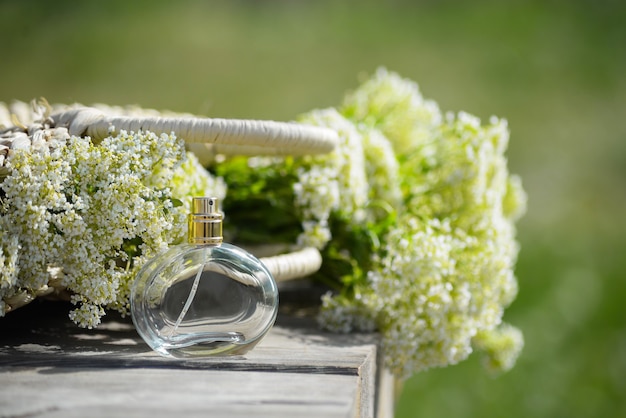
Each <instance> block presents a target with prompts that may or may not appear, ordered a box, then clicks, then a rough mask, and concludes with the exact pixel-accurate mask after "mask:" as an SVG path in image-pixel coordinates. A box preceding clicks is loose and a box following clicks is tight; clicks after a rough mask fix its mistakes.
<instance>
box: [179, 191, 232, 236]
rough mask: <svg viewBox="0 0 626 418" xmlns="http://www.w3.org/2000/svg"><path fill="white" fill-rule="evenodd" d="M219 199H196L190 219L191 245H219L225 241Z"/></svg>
mask: <svg viewBox="0 0 626 418" xmlns="http://www.w3.org/2000/svg"><path fill="white" fill-rule="evenodd" d="M223 219H224V215H222V212H220V210H219V199H218V198H217V197H194V198H193V200H192V202H191V213H190V214H189V217H188V226H189V239H188V242H189V243H190V244H205V245H206V244H209V245H219V244H221V243H222V241H223V239H224V238H223V237H222V220H223Z"/></svg>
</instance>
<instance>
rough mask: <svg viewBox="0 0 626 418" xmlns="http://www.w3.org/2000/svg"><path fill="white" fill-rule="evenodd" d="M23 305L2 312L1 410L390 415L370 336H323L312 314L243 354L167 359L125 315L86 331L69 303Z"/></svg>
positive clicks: (282, 321) (282, 323)
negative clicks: (71, 316) (71, 318)
mask: <svg viewBox="0 0 626 418" xmlns="http://www.w3.org/2000/svg"><path fill="white" fill-rule="evenodd" d="M29 309H31V311H30V312H27V311H24V312H23V313H20V312H19V311H16V312H15V313H11V314H10V315H13V317H9V316H7V317H6V318H3V319H0V387H1V388H2V390H1V391H0V415H1V416H24V415H26V416H37V417H40V416H41V417H44V416H45V417H48V416H50V417H52V416H85V415H86V414H87V413H89V414H90V415H92V416H94V415H93V413H94V411H92V409H93V410H95V411H96V413H97V414H100V413H101V414H102V415H96V416H111V415H124V416H161V415H163V416H164V415H166V414H167V415H169V416H171V415H172V414H175V415H179V413H185V415H188V416H189V415H191V416H195V415H205V416H206V415H207V414H209V413H210V416H217V417H219V416H229V417H233V416H251V414H252V413H254V415H255V416H256V417H263V416H272V417H281V416H290V417H292V416H329V417H330V416H333V417H334V416H338V417H339V416H341V417H373V416H376V415H378V416H383V415H382V414H389V408H387V407H386V405H381V402H384V403H386V402H388V401H389V400H388V396H383V397H379V399H378V400H376V396H377V384H378V382H377V380H378V379H377V376H380V373H378V369H380V368H379V367H377V346H376V341H377V339H376V336H375V335H358V334H357V335H355V334H351V335H336V334H330V333H324V332H321V331H320V330H319V329H317V327H315V325H314V323H313V321H312V320H311V319H310V318H294V317H291V316H284V315H281V316H279V321H278V324H277V326H275V327H274V329H273V330H272V331H271V332H270V333H269V334H268V335H267V337H266V338H265V339H264V340H263V341H262V342H261V343H260V344H259V345H258V346H257V347H256V348H255V349H254V350H252V351H251V352H249V353H248V354H246V355H245V356H235V357H214V358H208V359H202V360H172V359H166V358H162V357H160V356H159V355H157V354H156V353H154V352H152V351H151V350H150V349H149V347H148V346H147V345H146V344H145V343H144V342H143V341H142V340H141V339H140V338H139V336H138V335H137V333H136V332H135V330H134V328H133V326H132V323H131V322H130V321H128V320H124V319H121V318H115V317H112V318H109V319H108V320H107V321H106V322H105V323H103V324H102V326H100V327H99V328H98V329H96V330H83V329H79V328H77V327H75V326H74V325H73V324H71V323H70V322H69V321H68V320H67V319H66V312H67V307H59V308H58V309H56V311H55V308H50V307H49V306H47V307H46V310H45V312H46V315H45V316H43V315H40V314H38V313H37V311H36V308H35V309H33V308H29ZM41 311H42V310H40V312H41ZM377 411H378V412H379V413H378V414H377ZM391 411H392V409H391Z"/></svg>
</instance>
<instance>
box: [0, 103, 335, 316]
mask: <svg viewBox="0 0 626 418" xmlns="http://www.w3.org/2000/svg"><path fill="white" fill-rule="evenodd" d="M44 107H45V109H44ZM45 114H50V116H49V117H44V118H42V116H44V115H45ZM37 120H39V122H37ZM41 120H43V122H41ZM42 129H46V130H48V131H50V130H55V129H57V130H59V129H61V130H64V134H65V135H67V134H69V135H75V136H90V137H91V138H92V140H93V141H94V142H96V143H98V142H99V141H100V140H102V139H103V138H105V137H107V136H109V135H111V134H113V133H115V132H116V131H121V130H126V131H135V132H137V131H140V130H143V131H151V132H154V133H156V134H162V133H166V134H169V133H172V132H173V133H175V134H176V135H177V136H178V137H180V138H183V139H184V140H185V142H186V144H187V146H188V147H189V149H190V150H191V151H193V152H194V153H195V154H196V155H197V156H198V157H199V159H200V161H201V162H203V163H204V164H207V163H209V162H211V161H213V160H215V157H216V156H218V155H309V154H321V153H327V152H330V151H332V150H333V149H334V148H335V146H336V144H337V141H338V138H337V134H336V132H334V131H332V130H330V129H325V128H320V127H314V126H307V125H301V124H296V123H285V122H275V121H258V120H234V119H209V118H199V117H194V116H191V115H180V114H169V115H168V114H162V113H159V112H156V111H153V110H146V109H140V108H132V107H127V108H120V107H115V108H114V107H109V106H105V105H97V107H84V106H80V105H73V106H54V107H51V106H49V105H48V104H47V102H45V101H43V102H37V103H32V104H31V106H28V105H26V104H25V103H22V102H16V103H13V104H12V105H10V106H5V105H4V104H2V103H0V169H2V168H4V167H3V163H4V160H5V158H6V156H7V154H8V152H9V150H10V145H11V141H12V140H14V141H25V140H27V139H29V140H30V141H34V138H33V136H34V135H35V134H36V133H37V132H38V131H40V130H42ZM25 134H26V135H25ZM261 261H262V262H263V263H265V265H266V266H267V267H268V269H269V270H270V271H271V272H272V274H273V275H274V277H275V279H276V280H277V281H279V282H280V281H286V280H291V279H296V278H302V277H306V276H308V275H311V274H312V273H315V272H316V271H317V270H318V269H319V268H320V266H321V263H322V257H321V255H320V253H319V251H318V250H317V249H315V248H303V249H298V250H296V251H293V252H289V253H286V254H280V255H273V256H267V257H262V258H261ZM62 274H63V273H62V271H60V270H59V269H51V271H50V277H51V280H50V281H49V282H48V284H47V285H44V286H43V287H42V288H40V289H37V290H35V291H23V292H20V293H18V294H15V295H13V296H12V297H10V298H5V299H4V300H3V301H4V303H5V304H6V312H10V311H12V310H15V309H17V308H19V307H21V306H24V305H26V304H28V303H30V302H31V301H33V300H34V299H36V298H37V297H43V296H47V297H53V298H57V299H69V294H68V292H67V291H66V290H65V289H64V288H63V286H62V285H61V277H62Z"/></svg>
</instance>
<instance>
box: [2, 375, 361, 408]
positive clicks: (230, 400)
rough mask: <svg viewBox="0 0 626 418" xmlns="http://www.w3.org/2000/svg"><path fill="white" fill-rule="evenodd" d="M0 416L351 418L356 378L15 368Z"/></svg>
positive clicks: (5, 387)
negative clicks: (288, 417)
mask: <svg viewBox="0 0 626 418" xmlns="http://www.w3.org/2000/svg"><path fill="white" fill-rule="evenodd" d="M3 376H4V377H3V380H5V378H7V379H8V381H7V380H5V381H3V383H2V392H1V393H2V394H1V395H0V405H2V407H1V409H0V411H1V412H0V415H2V416H20V417H21V416H28V417H31V416H37V417H76V418H83V417H86V416H89V417H111V416H146V417H148V416H149V417H173V416H185V417H195V416H211V417H222V416H223V417H233V416H235V417H237V416H241V417H253V416H254V417H281V416H285V417H286V416H290V417H300V416H302V417H342V418H345V417H350V416H352V411H354V403H353V400H354V399H355V397H356V393H355V391H356V389H357V384H356V380H357V377H356V376H345V375H320V374H317V375H311V374H306V373H265V372H244V371H222V370H170V369H160V368H141V369H117V370H110V369H92V368H88V369H84V368H78V369H71V368H67V367H61V368H59V367H53V368H40V369H28V370H15V371H14V372H12V373H10V374H8V375H3Z"/></svg>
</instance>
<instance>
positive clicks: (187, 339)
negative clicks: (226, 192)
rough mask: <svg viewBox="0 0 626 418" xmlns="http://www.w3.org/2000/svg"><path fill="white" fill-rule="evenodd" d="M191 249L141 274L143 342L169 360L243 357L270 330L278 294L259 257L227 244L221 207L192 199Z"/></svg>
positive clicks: (138, 320)
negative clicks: (220, 356)
mask: <svg viewBox="0 0 626 418" xmlns="http://www.w3.org/2000/svg"><path fill="white" fill-rule="evenodd" d="M192 212H193V213H191V214H190V215H189V243H188V244H183V245H179V246H176V247H172V248H170V249H169V250H168V251H166V252H164V253H163V254H161V255H159V256H157V257H156V258H154V259H152V260H151V261H149V262H148V263H146V265H145V266H144V267H143V268H142V269H141V270H140V272H139V273H138V275H137V278H136V279H135V282H134V284H133V287H132V289H131V313H132V318H133V322H134V323H135V327H136V328H137V331H138V333H139V335H141V337H142V338H143V339H144V340H145V341H146V342H147V343H148V345H150V347H152V348H153V349H154V350H155V351H157V352H158V353H160V354H162V355H164V356H166V357H177V358H188V357H203V356H212V355H228V354H230V355H234V354H243V353H245V352H247V351H248V350H250V349H251V348H252V347H254V346H255V345H256V344H257V343H258V342H259V341H260V340H261V339H262V338H263V336H264V335H265V334H266V333H267V332H268V331H269V330H270V328H271V327H272V325H273V324H274V321H275V319H276V313H277V310H278V289H277V287H276V282H275V281H274V279H273V277H272V275H271V273H270V272H269V271H268V270H267V268H266V267H265V266H264V265H263V263H262V262H261V261H259V260H258V259H257V258H256V257H254V256H253V255H251V254H249V253H248V252H246V251H244V250H242V249H241V248H238V247H235V246H234V245H230V244H226V243H222V218H223V216H222V214H221V212H220V211H219V208H218V200H217V199H216V198H212V197H202V198H194V199H193V203H192Z"/></svg>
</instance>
